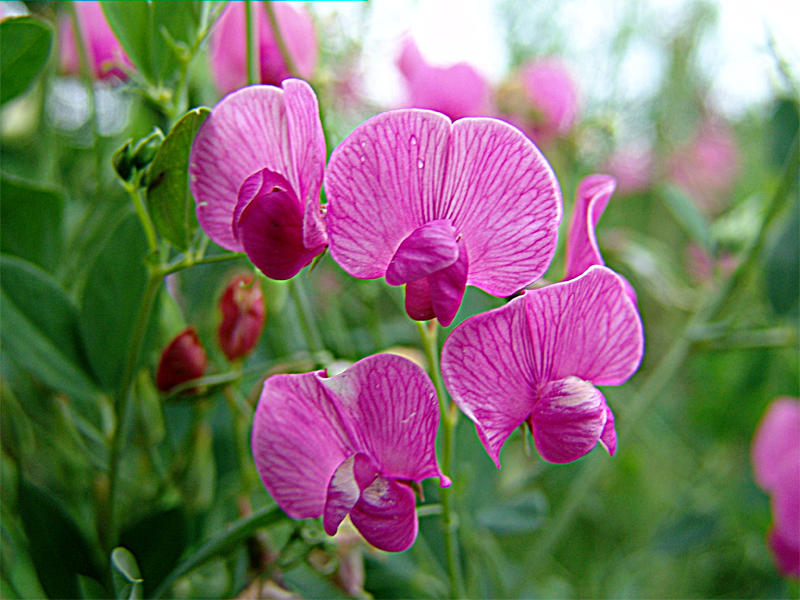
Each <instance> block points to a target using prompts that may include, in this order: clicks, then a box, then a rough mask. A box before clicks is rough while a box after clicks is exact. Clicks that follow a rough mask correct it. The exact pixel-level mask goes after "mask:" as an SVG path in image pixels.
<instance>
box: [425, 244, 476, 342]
mask: <svg viewBox="0 0 800 600" xmlns="http://www.w3.org/2000/svg"><path fill="white" fill-rule="evenodd" d="M468 274H469V260H468V258H467V246H466V244H465V243H464V240H463V238H459V240H458V258H457V259H456V261H455V262H454V263H453V264H452V265H450V266H449V267H445V268H444V269H441V270H439V271H436V272H435V273H431V274H430V275H429V276H428V285H429V288H430V295H431V303H432V305H433V311H434V313H435V314H436V318H437V319H439V323H441V324H442V326H443V327H447V326H448V325H450V323H452V322H453V319H454V318H455V316H456V313H458V309H459V308H460V307H461V299H462V298H463V297H464V290H465V289H466V287H467V277H468Z"/></svg>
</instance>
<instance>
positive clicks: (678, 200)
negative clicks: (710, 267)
mask: <svg viewBox="0 0 800 600" xmlns="http://www.w3.org/2000/svg"><path fill="white" fill-rule="evenodd" d="M660 191H661V194H660V195H661V197H662V198H663V199H664V203H665V204H666V206H667V208H668V209H669V211H670V212H671V213H672V215H673V216H674V217H675V219H677V221H678V223H680V225H681V226H682V227H683V228H684V229H685V230H686V232H687V233H688V234H689V235H690V236H691V237H692V238H693V239H694V240H695V241H696V242H697V243H699V244H700V245H701V246H703V249H704V250H705V251H706V253H707V254H709V255H711V256H713V254H714V242H713V241H712V239H711V233H710V232H709V230H708V220H707V219H706V217H705V216H704V215H703V213H701V212H700V211H699V210H698V208H697V205H696V204H695V203H694V202H692V199H691V198H689V196H688V195H687V194H686V193H685V192H684V191H683V190H681V189H680V188H679V187H677V186H675V185H672V184H667V185H665V186H664V187H662V188H661V190H660Z"/></svg>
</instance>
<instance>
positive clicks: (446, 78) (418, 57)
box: [397, 37, 492, 121]
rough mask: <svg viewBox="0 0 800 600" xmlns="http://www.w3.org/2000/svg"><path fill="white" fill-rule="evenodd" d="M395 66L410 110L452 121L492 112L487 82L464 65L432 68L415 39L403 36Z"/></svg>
mask: <svg viewBox="0 0 800 600" xmlns="http://www.w3.org/2000/svg"><path fill="white" fill-rule="evenodd" d="M397 67H398V68H399V69H400V73H401V74H402V75H403V79H404V80H405V82H406V87H407V88H408V92H409V104H408V105H409V106H410V107H413V108H427V109H429V110H435V111H437V112H440V113H443V114H445V115H447V116H448V117H450V118H451V119H452V120H454V121H455V120H456V119H461V118H463V117H485V116H489V115H490V114H491V113H492V106H491V88H490V87H489V83H488V82H487V81H486V78H485V77H484V76H483V75H481V74H480V73H479V72H478V71H477V69H475V68H474V67H473V66H471V65H469V64H467V63H465V62H460V63H458V64H455V65H452V66H449V67H435V66H432V65H430V64H428V63H427V61H426V60H425V59H424V58H423V56H422V54H421V53H420V51H419V48H417V44H416V42H415V41H414V39H413V38H411V37H406V38H405V39H404V40H403V42H402V50H401V52H400V56H399V58H398V59H397Z"/></svg>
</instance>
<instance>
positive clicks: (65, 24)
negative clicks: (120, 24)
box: [59, 0, 133, 80]
mask: <svg viewBox="0 0 800 600" xmlns="http://www.w3.org/2000/svg"><path fill="white" fill-rule="evenodd" d="M73 6H74V7H75V13H76V16H77V17H78V27H80V30H81V37H82V38H83V43H84V46H85V47H86V54H87V58H88V59H89V68H90V69H92V71H93V73H94V76H95V77H96V78H97V79H108V78H109V77H116V78H118V79H122V80H126V79H127V78H128V75H127V74H126V73H125V71H124V70H123V68H122V67H125V68H126V69H132V68H133V65H132V64H131V62H130V60H129V59H128V55H127V54H125V51H124V50H123V49H122V46H121V45H120V43H119V42H118V41H117V38H116V36H115V35H114V32H113V31H111V27H109V25H108V21H107V20H106V16H105V15H104V14H103V9H102V7H101V6H100V2H97V1H96V0H94V1H84V2H74V3H73ZM59 43H60V46H61V48H60V61H61V70H62V71H63V72H64V73H65V74H67V75H76V74H77V73H80V60H79V58H78V46H77V44H76V43H75V32H74V30H73V29H72V20H71V19H70V18H69V15H68V14H66V13H65V14H63V15H62V17H61V23H60V26H59Z"/></svg>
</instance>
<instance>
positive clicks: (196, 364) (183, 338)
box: [156, 326, 208, 392]
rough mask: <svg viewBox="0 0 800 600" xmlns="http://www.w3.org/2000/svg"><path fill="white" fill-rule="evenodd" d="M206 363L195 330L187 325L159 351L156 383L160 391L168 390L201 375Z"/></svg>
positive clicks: (203, 351) (204, 370)
mask: <svg viewBox="0 0 800 600" xmlns="http://www.w3.org/2000/svg"><path fill="white" fill-rule="evenodd" d="M207 364H208V360H207V358H206V351H205V350H204V349H203V345H202V344H201V343H200V339H199V338H198V337H197V330H196V329H195V328H194V326H190V327H187V328H186V329H184V330H183V331H181V332H180V333H179V334H178V335H176V336H175V338H174V339H173V340H172V341H171V342H170V343H169V345H168V346H167V347H166V348H164V351H163V352H162V353H161V360H160V361H159V363H158V372H157V373H156V385H157V386H158V389H160V390H161V391H162V392H168V391H169V390H171V389H172V388H174V387H175V386H177V385H180V384H182V383H185V382H187V381H191V380H192V379H197V378H198V377H202V376H203V373H205V372H206V365H207Z"/></svg>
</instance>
